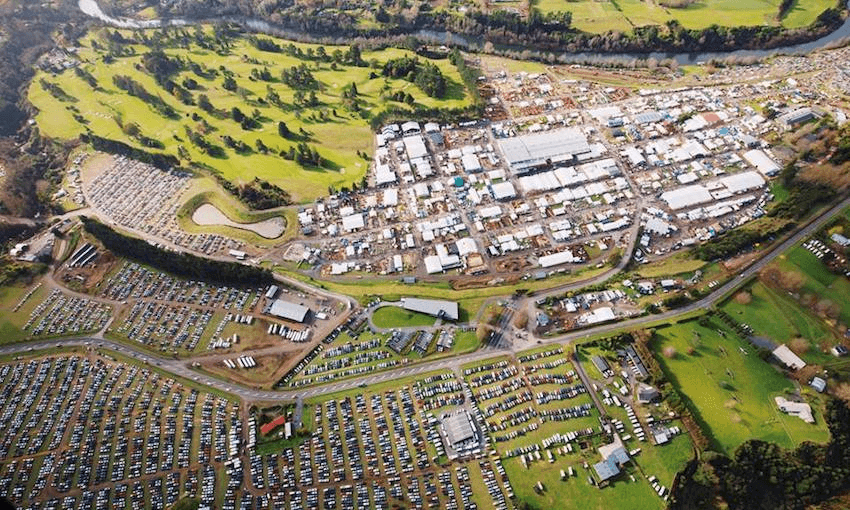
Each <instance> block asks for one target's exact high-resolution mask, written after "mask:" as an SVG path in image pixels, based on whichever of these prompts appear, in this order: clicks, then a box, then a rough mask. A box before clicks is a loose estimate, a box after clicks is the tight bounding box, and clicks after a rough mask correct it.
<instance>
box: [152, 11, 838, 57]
mask: <svg viewBox="0 0 850 510" xmlns="http://www.w3.org/2000/svg"><path fill="white" fill-rule="evenodd" d="M157 9H158V11H159V13H160V14H161V15H163V16H181V17H189V18H192V17H203V18H205V19H209V17H210V13H211V12H213V13H215V12H221V13H224V12H226V13H227V14H229V15H232V14H234V13H236V14H237V15H239V16H244V17H248V18H261V19H264V20H266V21H268V22H270V23H273V24H274V27H273V28H277V29H279V30H282V31H287V32H290V33H291V32H294V33H295V34H297V35H298V36H300V37H304V38H309V39H310V40H313V41H316V40H327V41H331V40H339V39H340V38H346V39H349V40H350V39H352V38H357V37H360V38H363V39H372V40H375V39H382V40H393V41H394V44H398V43H399V42H401V41H403V40H404V39H405V38H406V37H409V36H410V34H414V33H418V32H420V31H428V32H434V31H439V32H449V33H451V34H460V35H462V36H465V37H466V38H467V39H469V40H472V41H475V43H476V44H477V45H479V46H481V45H483V44H484V42H485V41H486V42H490V43H492V44H495V45H505V46H512V47H521V48H523V49H524V50H525V51H527V52H534V51H540V52H549V51H551V52H556V53H557V52H564V51H566V52H585V51H595V52H605V53H610V52H651V51H668V52H669V51H681V52H686V51H687V52H694V51H720V50H729V49H740V48H748V49H766V48H775V47H779V46H784V45H789V44H796V43H799V42H804V41H810V40H814V39H816V38H818V37H821V36H823V35H825V34H827V33H829V32H830V31H832V30H835V29H836V28H838V26H840V24H841V23H842V18H843V16H844V13H845V11H846V7H845V3H844V2H843V1H842V2H836V1H835V0H813V1H810V2H805V3H801V2H796V3H794V4H793V5H788V3H787V2H783V1H782V0H768V1H758V2H757V1H754V0H746V1H743V2H740V1H734V0H706V1H702V2H691V1H670V2H659V3H652V2H641V1H640V0H617V1H602V2H595V1H584V2H576V1H566V0H539V1H533V0H532V1H518V0H513V1H510V0H508V1H503V2H483V3H481V2H472V1H471V0H467V1H459V2H452V3H448V4H447V3H445V2H438V1H436V0H418V1H405V2H400V1H398V2H396V1H391V2H384V3H382V4H381V5H380V6H379V7H378V8H375V7H374V6H373V5H371V4H369V3H366V2H349V3H347V4H342V5H339V4H338V5H335V6H327V5H322V6H321V7H318V6H317V7H316V8H310V7H308V6H305V5H304V4H301V3H297V2H296V3H284V2H280V1H278V0H270V1H267V2H261V3H259V4H244V3H237V2H233V1H232V0H229V1H225V2H223V3H215V4H213V3H212V2H209V0H194V1H191V2H180V3H171V4H167V5H159V6H157ZM448 42H452V41H451V38H450V40H449V41H448ZM521 51H522V50H521Z"/></svg>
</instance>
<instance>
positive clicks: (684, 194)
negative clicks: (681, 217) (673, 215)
mask: <svg viewBox="0 0 850 510" xmlns="http://www.w3.org/2000/svg"><path fill="white" fill-rule="evenodd" d="M661 200H664V201H665V202H667V206H668V207H669V208H670V209H673V210H676V209H683V208H685V207H690V206H693V205H697V204H704V203H705V202H710V201H711V193H709V191H708V189H706V188H705V186H703V185H701V184H695V185H693V186H684V187H682V188H678V189H674V190H670V191H666V192H664V193H662V194H661Z"/></svg>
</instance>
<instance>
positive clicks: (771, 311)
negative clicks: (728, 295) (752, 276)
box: [721, 283, 836, 363]
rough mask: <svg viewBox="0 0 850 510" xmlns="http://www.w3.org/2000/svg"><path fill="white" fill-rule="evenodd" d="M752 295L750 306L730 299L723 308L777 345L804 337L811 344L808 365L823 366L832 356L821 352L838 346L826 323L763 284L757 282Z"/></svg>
mask: <svg viewBox="0 0 850 510" xmlns="http://www.w3.org/2000/svg"><path fill="white" fill-rule="evenodd" d="M748 290H749V293H750V295H751V296H752V297H751V299H752V300H751V301H750V302H749V303H747V304H741V303H739V302H738V301H736V300H735V299H734V297H733V298H732V299H729V300H728V301H727V302H725V303H724V304H723V305H722V306H721V308H722V309H723V310H725V311H726V312H727V313H728V314H729V315H731V316H732V318H734V319H735V320H736V321H738V322H742V323H745V324H749V325H750V327H752V328H753V331H755V334H756V335H758V336H764V337H767V338H770V339H771V340H773V341H774V342H777V343H787V342H789V341H790V340H792V339H794V338H797V337H803V338H805V339H806V340H808V341H809V342H810V343H811V348H810V350H809V352H807V353H804V354H803V358H804V359H805V360H806V361H807V362H809V363H821V362H823V361H826V360H829V359H830V358H831V356H830V355H829V354H828V353H826V354H824V353H823V352H820V351H821V350H820V349H819V347H820V346H821V345H824V346H828V347H827V350H828V349H829V348H831V347H832V345H834V343H835V340H836V339H835V336H834V335H833V334H832V332H831V331H830V330H829V328H828V327H827V326H826V324H824V322H823V320H822V319H820V318H818V317H815V316H814V315H812V314H811V313H809V312H807V311H806V310H804V309H802V308H801V307H800V306H799V305H797V303H795V302H794V301H793V300H792V299H791V298H789V297H788V296H787V295H785V294H783V293H782V292H779V291H776V290H773V289H771V288H769V287H767V286H765V285H763V284H762V283H755V284H754V285H752V286H751V287H750V288H749V289H748Z"/></svg>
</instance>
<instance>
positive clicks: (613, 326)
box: [0, 198, 850, 401]
mask: <svg viewBox="0 0 850 510" xmlns="http://www.w3.org/2000/svg"><path fill="white" fill-rule="evenodd" d="M847 207H850V198H847V199H845V200H844V201H842V202H841V203H839V204H838V205H836V206H834V207H832V208H831V209H829V210H827V211H825V212H824V213H823V214H821V215H820V216H819V217H818V218H817V219H815V220H813V221H812V222H810V223H809V224H808V225H806V226H805V227H803V228H802V229H801V230H800V231H799V232H797V233H796V234H794V235H793V236H791V237H790V238H788V239H787V240H785V241H784V242H783V243H781V244H780V245H778V246H776V247H775V248H773V249H772V250H771V251H770V252H769V253H767V254H766V255H765V256H764V257H763V258H762V259H760V260H759V261H757V262H756V263H755V264H753V265H752V266H750V267H749V268H748V269H746V270H745V271H744V272H742V273H741V274H740V276H739V277H738V278H735V279H733V280H731V281H729V282H727V283H726V284H725V285H723V286H721V287H719V288H717V289H715V290H714V292H712V293H711V294H709V295H708V296H706V297H705V298H703V299H701V300H699V301H696V302H694V303H691V304H689V305H687V306H685V307H683V308H678V309H676V310H671V311H668V312H665V313H662V314H657V315H649V316H645V317H639V318H636V319H631V320H627V321H623V322H614V323H610V324H603V325H600V326H597V327H594V328H588V329H584V330H579V331H573V332H570V333H566V334H564V335H560V336H554V337H549V338H545V339H538V343H541V344H547V343H555V342H561V343H563V342H569V341H572V340H577V339H581V338H585V337H589V336H590V335H597V334H599V333H606V332H611V331H614V330H619V329H623V328H636V327H640V326H641V325H643V324H647V323H650V322H656V321H659V320H662V321H663V320H665V319H672V318H674V317H676V316H678V315H682V314H684V313H688V312H691V311H694V310H697V309H706V308H709V307H711V306H712V305H714V304H715V303H716V302H717V301H718V300H719V299H721V298H722V297H723V296H725V295H727V294H728V293H730V292H732V291H733V290H734V289H735V288H737V287H738V286H739V285H740V284H741V283H742V282H744V281H745V280H746V279H747V278H748V277H750V276H752V275H754V274H756V273H757V272H758V271H760V270H761V269H762V268H764V267H765V266H766V265H767V264H769V263H770V262H771V261H773V259H774V258H776V257H777V256H779V255H780V254H781V253H783V252H785V251H786V250H788V249H789V248H791V247H792V246H793V245H795V244H796V243H798V242H800V241H801V240H803V239H804V238H806V237H808V236H810V235H811V234H812V233H813V232H814V231H816V230H817V229H819V228H821V227H822V226H823V225H825V224H826V223H827V221H829V220H830V218H831V217H832V216H833V215H835V214H836V213H839V212H841V211H842V210H844V209H845V208H847ZM59 345H62V346H71V345H75V346H85V345H89V346H100V345H102V346H103V347H105V348H108V349H111V350H114V351H117V352H119V353H122V354H125V355H127V356H130V357H133V358H135V359H136V360H139V361H141V362H143V363H144V362H146V363H148V364H150V365H153V366H157V367H159V368H161V369H163V370H165V371H167V372H170V373H172V374H175V375H178V376H181V377H184V378H187V379H191V380H194V381H196V382H198V383H200V384H204V385H207V386H209V387H212V388H216V389H219V390H222V391H226V392H228V393H232V394H234V395H236V396H238V397H240V398H242V399H244V400H248V401H255V400H262V401H291V400H293V399H295V398H296V397H298V396H301V397H302V398H308V397H314V396H318V395H324V394H328V393H334V392H337V391H343V390H350V389H353V388H356V387H359V386H369V385H374V384H379V383H382V382H385V381H391V380H395V379H400V378H404V377H410V376H414V375H418V374H423V373H426V372H430V371H434V370H445V369H450V370H457V369H458V367H460V365H463V364H466V363H471V362H475V361H480V360H483V359H487V358H490V357H494V356H498V355H505V354H512V353H513V350H512V349H508V348H506V349H493V348H484V349H482V350H479V351H476V352H473V353H471V354H465V355H462V356H456V357H454V358H450V359H440V360H435V361H431V362H425V363H419V364H415V365H411V366H402V367H398V368H395V369H393V370H387V371H383V372H379V373H376V374H373V375H367V376H363V377H357V378H353V379H348V380H345V381H340V382H338V383H331V384H324V385H321V386H313V387H310V388H304V389H303V390H299V389H294V390H286V391H263V390H253V389H251V388H247V387H244V386H241V385H238V384H233V383H229V382H227V381H224V380H221V379H217V378H214V377H211V376H208V375H205V374H200V373H197V372H195V371H194V370H192V369H191V363H192V361H191V360H175V359H166V358H162V357H159V356H155V355H152V354H149V353H146V352H144V351H142V350H138V349H135V348H133V347H131V346H129V345H125V344H121V343H117V342H112V341H109V340H101V339H96V338H74V339H55V340H41V341H33V342H27V343H19V344H12V345H6V346H2V347H0V354H14V353H23V352H28V351H35V350H41V349H47V348H51V347H57V346H59Z"/></svg>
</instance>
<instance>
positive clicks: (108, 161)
mask: <svg viewBox="0 0 850 510" xmlns="http://www.w3.org/2000/svg"><path fill="white" fill-rule="evenodd" d="M113 165H115V157H114V156H112V155H111V154H105V153H103V152H97V153H95V154H92V155H91V156H89V157H88V158H86V161H85V162H84V163H83V165H82V167H81V168H80V179H81V180H82V181H83V187H84V188H86V189H87V188H88V187H89V185H90V184H91V182H92V181H93V180H94V179H95V178H96V177H97V176H98V175H100V174H102V173H103V172H105V171H107V170H108V169H109V168H111V167H112V166H113Z"/></svg>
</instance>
